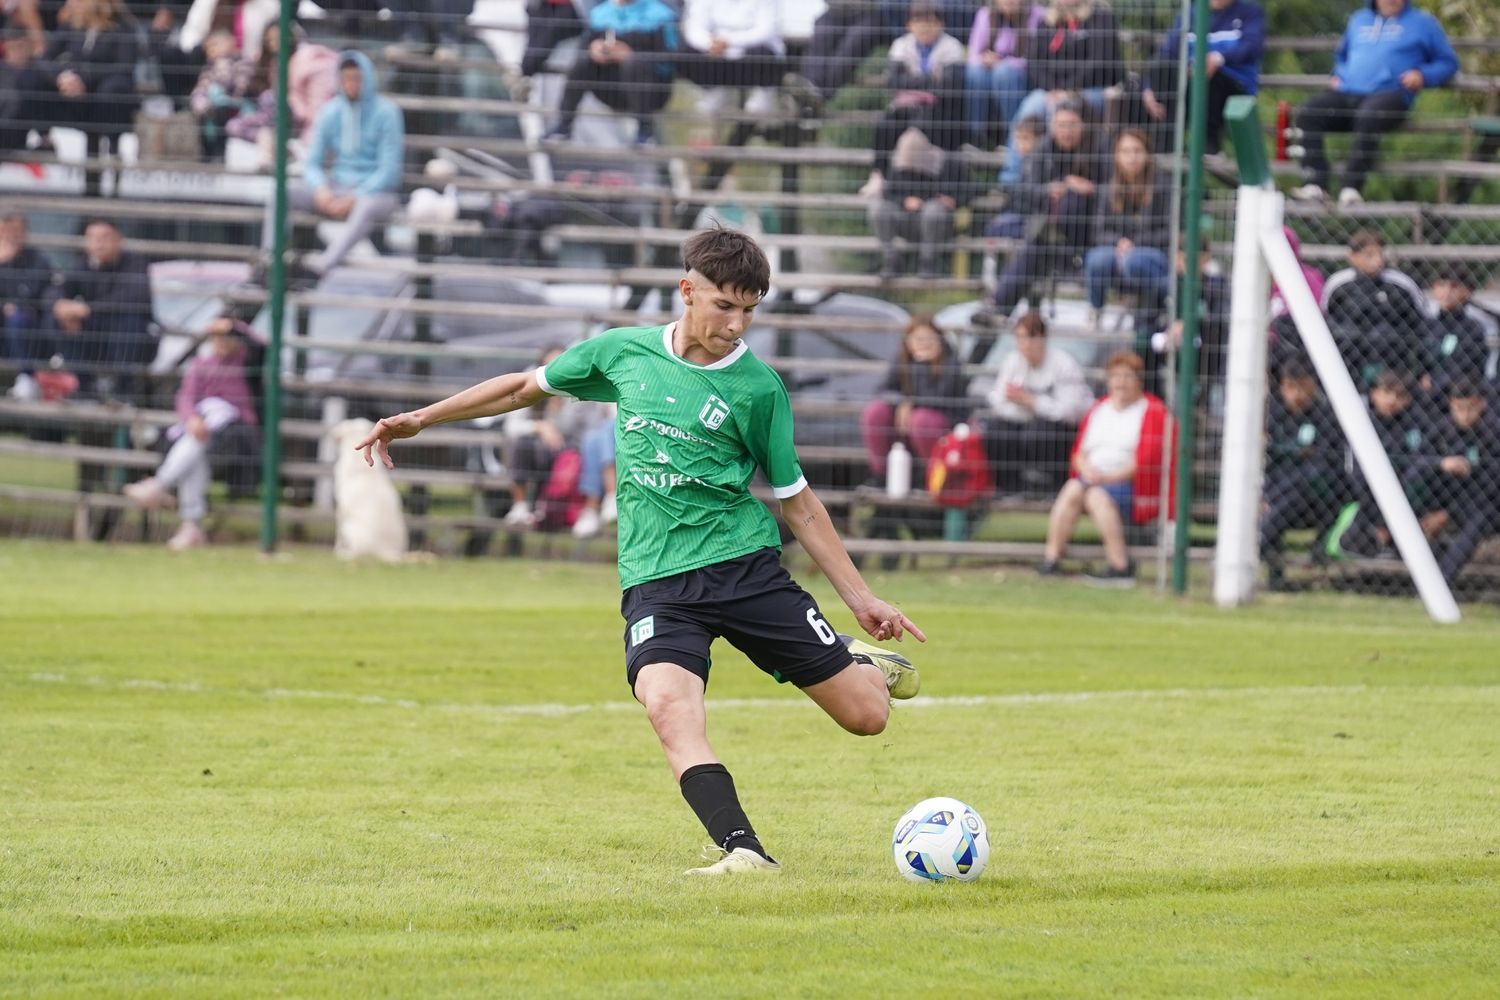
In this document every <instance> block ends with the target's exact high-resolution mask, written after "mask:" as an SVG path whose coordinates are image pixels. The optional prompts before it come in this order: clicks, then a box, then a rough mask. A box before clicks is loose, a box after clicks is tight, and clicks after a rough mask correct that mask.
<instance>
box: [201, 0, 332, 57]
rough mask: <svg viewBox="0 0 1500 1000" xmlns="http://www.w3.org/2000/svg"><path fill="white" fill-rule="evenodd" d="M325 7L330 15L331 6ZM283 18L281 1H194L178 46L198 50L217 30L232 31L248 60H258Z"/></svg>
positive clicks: (325, 5)
mask: <svg viewBox="0 0 1500 1000" xmlns="http://www.w3.org/2000/svg"><path fill="white" fill-rule="evenodd" d="M323 7H324V8H325V13H329V11H328V10H327V8H328V5H327V4H324V5H323ZM280 16H281V3H280V0H230V2H229V3H224V2H223V0H193V3H192V4H191V6H189V8H188V12H187V15H186V16H185V17H184V18H183V19H182V28H181V29H180V30H179V32H178V36H177V37H178V44H179V45H180V46H181V48H182V49H183V50H184V51H188V50H191V49H195V48H198V47H199V46H201V45H202V44H203V43H204V42H205V41H206V40H207V38H208V36H209V35H211V34H213V33H214V32H215V31H218V30H223V29H228V30H230V31H233V32H234V40H235V43H236V44H237V45H238V46H239V49H240V51H241V52H242V53H244V56H245V58H246V59H249V60H251V61H254V60H257V59H259V58H260V57H261V54H262V52H264V48H263V45H264V42H265V41H266V38H267V33H268V32H269V30H270V29H271V28H272V26H274V25H275V24H276V22H277V19H278V18H279V17H280Z"/></svg>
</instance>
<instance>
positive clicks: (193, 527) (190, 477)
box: [124, 316, 259, 552]
mask: <svg viewBox="0 0 1500 1000" xmlns="http://www.w3.org/2000/svg"><path fill="white" fill-rule="evenodd" d="M250 336H251V334H250V332H249V328H248V327H246V326H245V325H244V324H242V323H238V322H236V321H235V320H234V319H232V318H230V317H228V316H221V317H219V318H218V319H216V320H214V321H213V322H212V323H211V324H209V327H208V331H207V338H206V341H207V342H206V344H205V348H206V349H205V350H204V351H203V352H202V353H200V354H199V355H198V356H197V357H195V358H193V360H192V361H190V362H189V363H188V367H187V373H186V374H185V375H184V376H183V379H182V385H181V386H180V387H179V388H178V390H177V396H176V400H175V404H174V408H175V409H176V411H177V423H176V424H174V425H172V427H171V428H170V429H168V431H167V440H168V441H170V442H171V446H170V447H169V448H168V450H167V454H166V457H165V458H163V459H162V462H161V465H159V466H157V469H156V473H155V474H154V475H152V476H150V477H148V478H146V479H142V480H139V481H138V482H134V483H130V484H129V485H127V486H126V487H125V490H124V492H125V495H126V496H127V497H129V498H130V499H131V500H133V501H135V502H136V503H138V504H140V505H141V506H142V507H145V508H147V509H155V508H158V507H161V506H162V505H164V504H166V503H167V502H169V501H170V499H171V496H172V494H173V493H176V495H177V508H178V513H179V514H181V516H182V524H181V525H180V526H179V527H178V529H177V532H176V534H174V535H173V536H172V537H171V539H170V540H168V542H167V548H169V549H171V550H172V551H174V552H180V551H182V550H184V549H190V548H195V547H197V546H199V545H202V544H204V543H205V542H207V541H208V535H207V534H205V533H204V531H203V518H204V517H205V516H206V515H207V514H208V486H209V483H210V481H211V480H212V477H213V459H214V456H215V453H220V454H221V455H222V457H223V458H224V459H227V460H228V461H231V462H233V463H236V464H244V465H248V466H250V467H251V470H252V475H253V467H254V465H255V463H256V461H257V460H258V458H259V454H258V452H259V438H258V436H257V435H256V433H255V426H256V423H257V420H256V413H255V405H254V402H253V397H252V396H251V393H250V384H249V381H248V378H247V375H248V365H247V346H246V338H248V337H250ZM231 442H232V443H231ZM226 445H228V446H229V447H227V448H226ZM243 474H244V473H243V472H241V475H242V476H243Z"/></svg>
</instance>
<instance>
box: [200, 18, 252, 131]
mask: <svg viewBox="0 0 1500 1000" xmlns="http://www.w3.org/2000/svg"><path fill="white" fill-rule="evenodd" d="M203 55H204V65H203V71H202V72H201V73H199V74H198V82H197V84H196V85H194V87H193V93H192V96H191V97H190V98H189V99H188V107H189V108H190V109H191V110H192V112H193V117H195V118H197V119H198V129H199V133H200V136H201V142H202V148H203V155H204V156H206V157H209V158H212V159H217V158H219V157H221V156H223V155H224V143H225V141H226V140H227V139H228V138H229V135H228V133H227V132H226V131H225V126H227V125H228V124H229V121H230V119H232V118H235V117H236V116H238V115H240V114H242V113H244V112H245V111H247V110H249V107H250V106H253V105H252V102H253V101H254V99H255V97H256V96H257V94H256V92H255V91H254V89H253V84H254V82H255V63H253V62H251V61H250V60H249V59H245V58H243V57H242V56H241V55H240V53H239V49H238V47H237V46H236V45H235V42H234V35H233V34H231V33H230V32H228V31H216V32H214V33H213V34H211V35H209V36H208V39H207V40H206V41H205V42H204V43H203Z"/></svg>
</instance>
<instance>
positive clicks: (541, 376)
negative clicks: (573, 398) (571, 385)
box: [536, 365, 569, 396]
mask: <svg viewBox="0 0 1500 1000" xmlns="http://www.w3.org/2000/svg"><path fill="white" fill-rule="evenodd" d="M536 384H537V387H538V388H540V389H541V390H542V391H543V392H545V393H546V394H547V395H549V396H567V395H569V393H566V392H562V391H561V390H558V389H554V388H552V383H551V382H548V381H547V366H546V365H542V366H541V367H540V368H538V369H537V370H536Z"/></svg>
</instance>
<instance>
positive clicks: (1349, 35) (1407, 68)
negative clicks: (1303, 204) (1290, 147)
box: [1291, 0, 1458, 207]
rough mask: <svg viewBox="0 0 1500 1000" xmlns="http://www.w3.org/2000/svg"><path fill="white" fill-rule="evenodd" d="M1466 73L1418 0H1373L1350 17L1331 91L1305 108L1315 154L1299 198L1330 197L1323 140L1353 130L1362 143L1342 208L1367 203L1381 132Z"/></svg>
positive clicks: (1306, 132) (1304, 125)
mask: <svg viewBox="0 0 1500 1000" xmlns="http://www.w3.org/2000/svg"><path fill="white" fill-rule="evenodd" d="M1457 72H1458V57H1457V56H1456V55H1454V54H1453V46H1452V45H1450V44H1449V43H1448V36H1447V35H1445V34H1444V33H1443V27H1442V25H1440V24H1438V22H1437V18H1435V17H1433V16H1432V15H1431V14H1429V13H1427V12H1426V11H1424V10H1417V9H1416V8H1415V7H1413V6H1412V5H1411V0H1369V3H1367V4H1366V5H1365V6H1363V7H1361V8H1360V9H1359V10H1357V11H1355V12H1354V13H1353V14H1351V15H1349V23H1348V25H1347V26H1346V27H1345V28H1344V38H1343V40H1342V41H1340V42H1339V47H1338V50H1337V51H1336V52H1335V53H1334V58H1333V75H1332V76H1331V77H1329V78H1328V89H1327V90H1325V91H1323V92H1322V93H1320V94H1314V95H1313V96H1312V97H1310V98H1308V100H1307V103H1305V104H1303V105H1302V107H1301V109H1300V110H1299V111H1298V112H1297V125H1298V126H1299V127H1300V128H1301V129H1302V144H1303V146H1304V147H1305V148H1306V150H1307V152H1306V154H1304V156H1303V160H1302V168H1303V171H1304V173H1305V174H1306V175H1307V176H1306V180H1307V183H1305V184H1303V185H1302V186H1301V187H1298V188H1294V189H1293V190H1292V192H1291V194H1292V197H1293V198H1297V199H1299V200H1302V201H1321V200H1323V199H1326V198H1327V197H1328V188H1329V184H1328V178H1329V170H1328V156H1327V153H1326V152H1325V151H1324V149H1323V137H1324V136H1325V135H1326V134H1327V133H1329V132H1353V133H1354V145H1353V147H1352V149H1351V150H1350V152H1349V165H1348V167H1347V168H1346V169H1345V171H1344V186H1343V188H1342V189H1341V190H1340V191H1339V205H1340V207H1348V206H1350V205H1357V204H1359V203H1360V202H1362V201H1364V195H1363V191H1364V186H1365V178H1366V177H1367V176H1369V173H1370V171H1371V169H1373V168H1374V166H1375V157H1376V156H1377V155H1378V154H1379V152H1380V136H1381V135H1382V134H1383V133H1385V132H1389V131H1391V130H1392V129H1395V128H1399V127H1400V125H1401V123H1402V122H1404V121H1406V116H1407V114H1408V113H1409V112H1410V111H1411V106H1412V103H1413V102H1414V101H1416V99H1417V93H1418V92H1419V91H1421V90H1422V89H1423V88H1424V87H1441V86H1444V85H1445V84H1447V83H1448V82H1449V81H1450V80H1452V79H1453V77H1454V75H1455V74H1456V73H1457Z"/></svg>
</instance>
